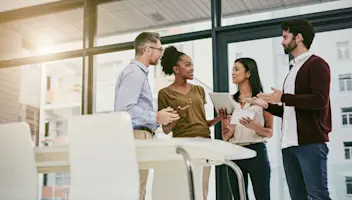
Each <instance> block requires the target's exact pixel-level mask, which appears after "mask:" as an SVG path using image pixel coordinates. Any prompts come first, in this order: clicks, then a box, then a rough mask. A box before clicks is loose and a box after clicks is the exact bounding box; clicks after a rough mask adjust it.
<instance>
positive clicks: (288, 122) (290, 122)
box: [281, 51, 313, 149]
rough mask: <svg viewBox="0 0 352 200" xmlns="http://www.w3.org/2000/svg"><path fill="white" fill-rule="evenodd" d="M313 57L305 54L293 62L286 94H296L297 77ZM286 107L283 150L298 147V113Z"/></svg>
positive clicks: (282, 136)
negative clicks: (303, 66)
mask: <svg viewBox="0 0 352 200" xmlns="http://www.w3.org/2000/svg"><path fill="white" fill-rule="evenodd" d="M312 55H313V53H312V52H309V51H308V52H305V53H303V54H301V55H299V56H298V57H296V58H294V59H293V60H291V62H290V65H292V66H293V67H292V68H291V70H290V71H289V73H288V75H287V77H286V80H285V82H284V93H285V94H295V83H296V76H297V73H298V71H299V70H300V68H301V67H302V65H303V64H304V63H305V62H306V61H307V60H308V59H309V58H310V57H311V56H312ZM283 106H284V114H283V118H282V135H281V148H282V149H284V148H288V147H292V146H298V133H297V120H296V111H295V107H293V106H286V105H285V104H283Z"/></svg>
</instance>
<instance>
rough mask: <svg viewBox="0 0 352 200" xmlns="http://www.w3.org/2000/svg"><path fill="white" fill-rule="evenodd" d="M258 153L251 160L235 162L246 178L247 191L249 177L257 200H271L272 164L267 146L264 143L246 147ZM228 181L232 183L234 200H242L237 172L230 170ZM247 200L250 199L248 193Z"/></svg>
mask: <svg viewBox="0 0 352 200" xmlns="http://www.w3.org/2000/svg"><path fill="white" fill-rule="evenodd" d="M245 147H247V148H249V149H252V150H254V151H256V152H257V156H256V157H254V158H251V159H245V160H234V161H233V162H234V163H236V164H237V165H238V166H239V167H240V168H241V171H242V173H243V176H244V183H245V186H246V191H247V190H248V176H250V178H251V181H252V186H253V190H254V195H255V198H256V200H269V199H270V172H271V170H270V163H269V159H268V153H267V150H266V145H265V144H264V143H257V144H251V145H248V146H245ZM227 170H228V179H229V183H230V186H231V187H230V189H231V190H232V193H233V195H234V200H238V199H240V196H239V190H238V182H237V176H236V174H235V172H234V171H233V170H232V169H231V168H228V169H227ZM246 194H247V199H249V198H248V192H246Z"/></svg>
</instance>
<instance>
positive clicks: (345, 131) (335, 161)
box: [310, 29, 352, 199]
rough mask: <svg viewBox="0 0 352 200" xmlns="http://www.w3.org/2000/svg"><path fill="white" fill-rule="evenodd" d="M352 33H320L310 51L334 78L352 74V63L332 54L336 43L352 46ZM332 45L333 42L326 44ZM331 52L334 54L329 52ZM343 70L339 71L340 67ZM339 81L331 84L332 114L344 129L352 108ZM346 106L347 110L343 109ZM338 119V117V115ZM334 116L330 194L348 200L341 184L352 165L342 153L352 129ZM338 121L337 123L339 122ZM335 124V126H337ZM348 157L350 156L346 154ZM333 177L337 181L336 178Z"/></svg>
mask: <svg viewBox="0 0 352 200" xmlns="http://www.w3.org/2000/svg"><path fill="white" fill-rule="evenodd" d="M351 35H352V29H344V30H337V31H328V32H323V33H317V34H316V36H315V38H314V42H313V44H312V47H311V49H310V51H312V52H314V53H315V54H317V55H319V56H320V57H322V58H323V59H324V60H325V61H326V62H327V63H328V64H329V66H330V70H331V78H332V80H333V79H335V80H336V79H337V78H340V77H339V75H344V76H341V78H348V77H349V74H350V73H351V64H350V62H349V61H348V60H346V61H343V62H341V61H339V60H337V59H336V55H335V54H332V53H331V51H330V50H331V49H333V48H334V47H335V45H336V42H340V41H349V42H347V43H349V44H350V45H351V39H352V38H351ZM326 41H329V42H326ZM329 49H330V50H329ZM336 66H339V67H336ZM337 84H338V82H337V81H332V82H331V90H330V98H331V110H332V113H340V112H341V117H342V123H343V124H344V125H347V124H349V116H348V115H349V114H350V113H352V108H351V106H352V104H351V98H350V96H349V95H350V94H349V93H341V92H340V91H339V90H338V89H337V88H338V87H339V86H338V85H337ZM342 106H344V107H342ZM335 117H338V115H335ZM334 119H335V118H334V114H333V117H332V121H333V130H332V132H331V133H330V134H329V138H330V142H329V145H328V146H329V150H330V151H329V155H330V156H329V158H328V167H327V168H328V175H329V177H331V178H329V180H328V182H329V185H328V186H329V191H330V193H331V196H330V197H331V199H346V189H345V188H343V187H340V185H341V182H340V181H339V180H343V179H345V176H347V175H349V173H350V171H351V170H352V165H351V164H350V163H348V162H344V160H345V159H346V156H345V155H344V154H345V152H344V151H342V150H340V148H341V143H343V144H344V143H345V142H350V141H351V139H350V138H349V137H350V133H351V131H350V129H349V128H345V127H344V126H343V125H338V124H335V122H334ZM335 120H336V119H335ZM334 124H335V125H334ZM346 153H347V152H346ZM349 153H350V155H349V159H351V149H350V148H349ZM332 177H333V178H332Z"/></svg>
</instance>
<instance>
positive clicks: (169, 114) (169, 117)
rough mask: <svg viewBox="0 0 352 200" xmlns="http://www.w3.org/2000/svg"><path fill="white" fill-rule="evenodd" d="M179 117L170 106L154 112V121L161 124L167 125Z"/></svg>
mask: <svg viewBox="0 0 352 200" xmlns="http://www.w3.org/2000/svg"><path fill="white" fill-rule="evenodd" d="M179 119H180V116H179V114H177V113H176V112H175V110H174V109H173V108H170V107H167V108H164V109H162V110H160V111H158V112H157V113H156V121H157V122H158V123H159V124H161V125H167V124H169V123H171V122H173V121H176V120H179Z"/></svg>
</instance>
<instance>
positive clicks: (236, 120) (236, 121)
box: [230, 109, 255, 124]
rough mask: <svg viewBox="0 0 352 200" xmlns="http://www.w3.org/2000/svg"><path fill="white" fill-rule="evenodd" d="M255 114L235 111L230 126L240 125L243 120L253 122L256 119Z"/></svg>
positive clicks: (240, 110) (247, 111) (246, 111)
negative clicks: (247, 119) (246, 119)
mask: <svg viewBox="0 0 352 200" xmlns="http://www.w3.org/2000/svg"><path fill="white" fill-rule="evenodd" d="M254 116H255V112H253V111H249V110H243V109H239V110H234V111H233V113H232V117H231V121H230V124H240V119H241V118H247V117H248V118H250V119H251V120H253V119H254Z"/></svg>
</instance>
